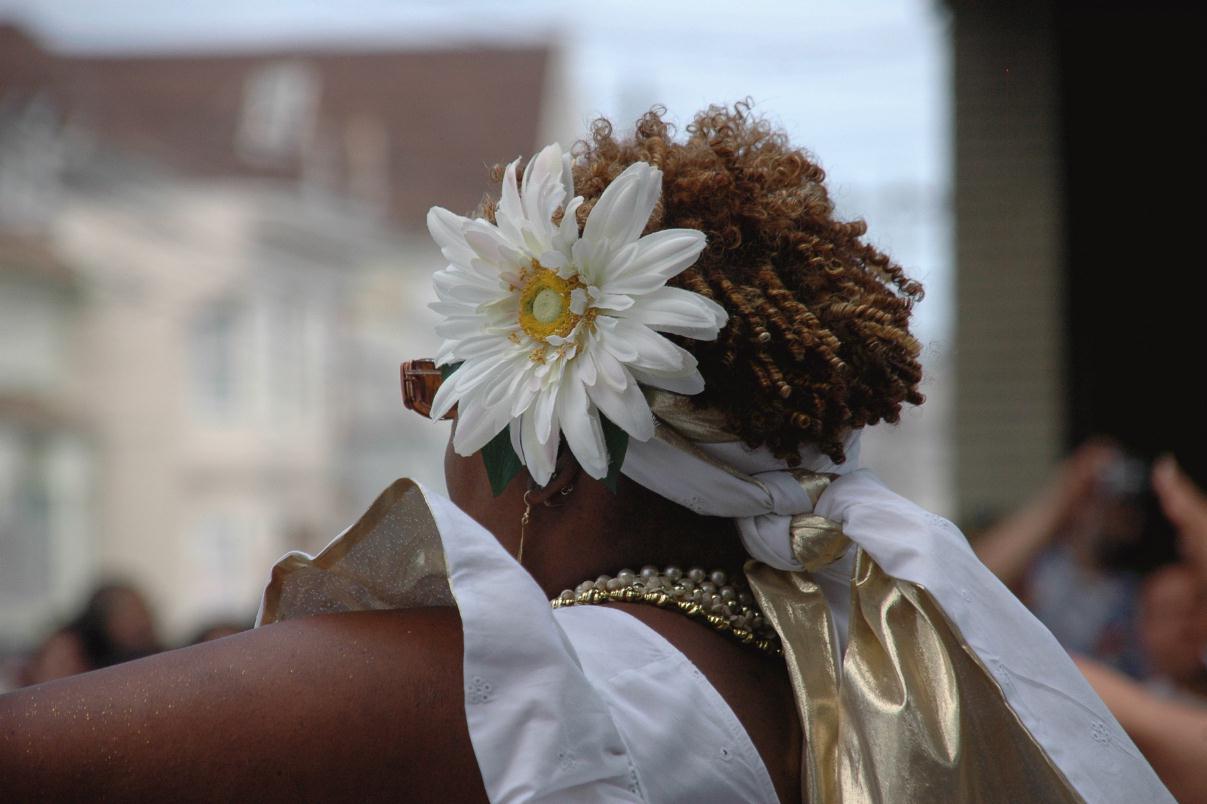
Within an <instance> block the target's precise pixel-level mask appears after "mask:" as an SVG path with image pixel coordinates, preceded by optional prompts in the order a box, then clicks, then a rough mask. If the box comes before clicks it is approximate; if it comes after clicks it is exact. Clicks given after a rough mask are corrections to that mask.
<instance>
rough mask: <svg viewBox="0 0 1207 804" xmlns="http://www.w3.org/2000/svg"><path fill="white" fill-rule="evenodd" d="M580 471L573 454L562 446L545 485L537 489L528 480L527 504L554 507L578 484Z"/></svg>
mask: <svg viewBox="0 0 1207 804" xmlns="http://www.w3.org/2000/svg"><path fill="white" fill-rule="evenodd" d="M582 471H583V469H582V467H581V466H579V465H578V459H577V458H575V457H574V453H573V452H571V451H570V450H569V449H567V448H565V447H564V446H563V448H562V451H561V453H560V454H558V456H557V467H556V468H555V469H554V471H553V477H551V478H549V483H548V484H547V485H545V486H544V487H538V486H537V485H536V484H535V483H534V482H533V481H532V479H531V477H530V478H529V480H528V485H529V491H528V495H527V500H528V502H530V503H532V504H533V505H543V504H548V505H556V504H557V502H556V500H557V499H559V498H561V497H564V496H566V495H568V494H569V493H570V492H571V491H572V490H573V489H574V484H575V483H576V482H578V479H579V476H580V475H581V474H582Z"/></svg>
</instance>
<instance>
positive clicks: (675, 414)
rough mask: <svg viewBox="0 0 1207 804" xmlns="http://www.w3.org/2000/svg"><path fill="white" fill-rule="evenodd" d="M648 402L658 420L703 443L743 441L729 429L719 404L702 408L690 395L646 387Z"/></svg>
mask: <svg viewBox="0 0 1207 804" xmlns="http://www.w3.org/2000/svg"><path fill="white" fill-rule="evenodd" d="M645 398H646V402H648V403H649V406H650V411H651V412H652V413H653V414H654V417H655V418H656V419H658V420H659V421H662V422H665V423H666V424H669V425H670V426H671V427H673V428H674V429H675V430H676V431H678V432H679V433H680V434H682V435H683V436H686V437H687V438H689V439H691V440H692V441H695V442H697V443H700V444H725V443H730V442H733V441H740V440H741V439H740V438H738V437H737V436H736V435H734V434H733V433H730V432H729V431H727V430H726V429H725V428H726V426H727V425H726V420H725V418H726V417H725V414H724V413H723V412H721V411H720V410H717V409H716V408H699V407H696V404H695V402H693V401H692V398H691V397H689V396H684V395H682V394H675V393H671V392H670V391H662V390H659V389H657V388H646V389H645Z"/></svg>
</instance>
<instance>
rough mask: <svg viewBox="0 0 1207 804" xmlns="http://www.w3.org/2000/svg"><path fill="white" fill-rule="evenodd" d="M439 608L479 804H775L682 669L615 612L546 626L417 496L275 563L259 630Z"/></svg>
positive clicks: (474, 542)
mask: <svg viewBox="0 0 1207 804" xmlns="http://www.w3.org/2000/svg"><path fill="white" fill-rule="evenodd" d="M450 593H451V594H450ZM453 604H455V605H456V606H457V608H458V609H459V610H460V615H461V621H462V627H463V630H464V644H465V660H464V673H465V713H466V721H467V723H468V725H469V733H470V739H471V741H472V742H473V746H474V753H475V755H476V757H477V760H478V766H479V768H480V770H481V772H482V779H483V782H484V783H485V786H486V791H487V794H488V795H489V796H490V799H491V801H496V802H507V801H525V802H527V801H537V802H613V801H615V802H679V801H693V802H718V803H720V802H776V801H778V798H777V796H776V793H775V790H774V787H773V785H772V782H771V777H770V775H769V774H768V772H767V769H766V767H765V766H764V764H763V762H762V760H761V759H760V757H759V755H758V753H757V752H756V750H755V748H754V745H753V743H752V742H751V741H750V737H749V736H748V735H747V734H746V732H745V730H744V729H743V727H742V725H741V723H740V722H739V721H738V719H737V717H736V715H734V713H733V710H732V709H730V707H729V705H728V704H727V703H726V702H725V700H724V699H723V698H721V696H720V695H719V694H718V693H717V691H716V690H715V689H714V688H713V686H712V685H711V684H710V683H709V682H708V681H707V679H705V678H704V676H703V674H701V673H700V671H699V670H698V669H696V667H695V666H694V665H693V664H692V663H691V662H690V661H689V660H688V659H687V657H686V656H684V655H683V654H682V653H681V652H680V651H679V650H678V649H676V648H675V647H674V646H672V645H671V644H670V643H669V642H667V641H666V640H665V639H663V638H662V637H661V636H660V635H659V634H657V633H656V632H654V631H653V630H651V629H650V628H649V627H647V626H646V625H645V624H644V623H642V622H640V621H639V620H637V619H635V618H634V617H631V616H629V615H628V614H626V613H625V612H623V611H620V610H618V609H613V608H609V607H607V606H590V607H568V608H562V609H558V610H556V611H555V610H553V609H552V608H551V607H550V605H549V601H548V600H547V599H546V597H545V595H544V593H543V592H542V591H541V589H540V587H539V586H537V584H536V582H535V581H534V580H533V579H532V577H531V576H530V575H529V574H528V573H527V572H526V571H525V570H524V569H523V568H522V567H520V565H519V564H517V563H516V561H515V560H514V559H513V558H512V557H511V556H510V555H509V554H508V553H507V551H506V550H504V549H503V548H502V546H501V545H500V544H499V543H498V541H497V540H496V539H495V538H494V537H493V536H492V535H491V534H490V533H489V532H487V531H486V530H485V529H483V528H482V527H481V526H480V525H478V524H477V523H476V522H474V521H473V520H472V519H471V518H470V517H469V516H467V515H466V514H465V513H463V512H462V511H461V510H459V509H458V508H457V507H456V506H454V505H453V504H452V503H451V502H449V501H448V500H447V499H445V498H444V497H442V496H440V495H438V494H435V493H432V492H430V491H428V490H427V489H425V488H423V487H422V486H420V485H419V484H417V483H413V482H411V481H398V482H396V483H395V484H394V485H392V486H391V487H390V488H389V489H387V490H386V492H384V493H383V494H382V497H381V498H379V500H378V501H377V503H375V504H374V505H373V507H372V508H370V510H369V512H368V513H366V514H365V516H364V517H362V518H361V520H360V521H359V522H357V524H356V525H354V526H352V527H351V528H349V529H348V530H347V531H345V532H344V533H343V534H341V535H340V537H338V538H337V539H336V540H335V541H333V542H332V543H331V545H329V546H328V547H327V548H326V549H325V550H323V552H321V553H319V554H318V555H317V556H315V557H313V558H311V557H309V556H306V555H303V554H300V553H291V554H289V555H288V556H286V557H285V558H283V559H282V560H281V561H280V562H279V563H278V564H277V566H276V567H275V568H274V570H273V574H272V579H271V580H270V583H269V585H268V588H267V589H266V591H265V596H264V602H263V604H262V606H261V611H260V617H259V619H258V624H262V623H268V622H274V621H277V620H282V619H289V618H291V617H297V616H305V615H308V614H315V613H320V612H334V611H349V610H357V609H362V610H363V609H394V608H406V607H413V606H416V605H453Z"/></svg>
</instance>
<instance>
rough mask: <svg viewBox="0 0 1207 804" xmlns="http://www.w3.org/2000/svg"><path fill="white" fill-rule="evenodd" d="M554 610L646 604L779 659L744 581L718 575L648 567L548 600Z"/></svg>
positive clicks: (582, 585)
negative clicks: (677, 615) (706, 625)
mask: <svg viewBox="0 0 1207 804" xmlns="http://www.w3.org/2000/svg"><path fill="white" fill-rule="evenodd" d="M549 602H550V603H551V604H552V606H553V608H555V609H560V608H563V607H565V606H584V605H600V604H604V603H611V602H616V603H648V604H650V605H654V606H658V607H659V608H664V609H675V610H678V611H681V612H683V613H684V614H686V615H687V616H689V617H693V618H695V619H698V620H700V621H701V622H704V623H707V624H708V625H709V626H711V627H712V628H714V629H716V630H717V631H720V632H721V633H723V634H727V635H729V636H731V637H733V638H734V639H737V640H738V641H739V642H741V643H742V644H743V645H750V646H751V647H754V648H757V649H758V650H760V651H762V652H764V653H768V654H770V655H772V656H782V655H783V649H782V648H781V646H780V639H779V635H778V634H776V632H775V629H774V628H772V627H771V624H770V623H769V622H767V620H766V618H764V617H763V615H762V612H760V611H759V609H758V606H757V604H756V603H755V600H754V596H753V595H752V594H751V593H750V588H749V587H748V586H747V584H746V581H745V579H744V578H733V579H732V580H731V579H730V578H729V577H728V576H727V575H726V574H725V573H724V572H722V571H721V570H714V571H712V572H705V571H704V570H703V569H701V568H699V567H693V568H691V569H689V570H688V571H687V572H684V571H683V570H681V569H680V568H679V567H674V566H670V567H667V568H666V569H665V570H663V571H662V572H659V571H658V569H657V568H656V567H654V566H651V565H646V566H644V567H642V568H641V571H640V572H639V573H637V572H633V571H632V570H629V569H622V570H621V571H620V572H618V573H616V575H615V576H611V575H600V576H599V577H598V578H596V579H595V580H593V581H583V582H582V583H580V584H579V585H578V587H577V588H575V589H566V590H565V591H563V592H562V593H561V594H560V595H558V596H557V597H555V598H554V599H553V600H551V601H549Z"/></svg>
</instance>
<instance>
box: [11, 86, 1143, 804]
mask: <svg viewBox="0 0 1207 804" xmlns="http://www.w3.org/2000/svg"><path fill="white" fill-rule="evenodd" d="M687 135H688V136H687V138H686V140H685V141H684V142H681V143H678V142H675V141H673V140H672V139H671V137H670V132H669V131H668V128H667V126H666V125H665V124H664V122H663V121H662V119H661V118H660V116H659V114H658V113H657V112H655V113H651V114H649V115H647V116H645V117H644V118H643V119H642V120H641V121H640V122H639V123H638V126H637V129H636V132H635V136H634V137H633V138H632V139H631V140H628V141H619V140H618V139H617V138H615V137H614V136H613V135H612V131H611V129H610V127H609V126H608V125H606V124H603V123H601V124H599V125H597V126H596V128H595V129H594V131H593V135H592V139H591V142H590V143H589V144H588V145H586V146H585V147H583V148H582V149H581V151H580V152H579V153H578V154H577V156H576V158H574V159H571V158H569V156H567V155H563V154H561V153H560V150H559V149H557V148H556V147H551V148H547V149H545V150H543V151H541V152H540V153H539V154H537V155H536V156H535V157H533V159H532V160H531V162H530V163H529V164H528V165H526V166H525V168H524V170H523V176H522V179H521V178H520V175H519V168H518V164H517V163H512V164H511V165H510V166H508V168H507V170H506V171H504V172H503V175H502V178H503V187H502V193H501V196H500V199H499V201H498V202H497V203H495V202H488V203H486V204H484V206H483V208H482V209H481V210H480V216H479V218H478V219H474V220H470V219H465V218H460V217H459V216H455V215H452V214H451V213H448V212H446V211H444V210H438V209H437V210H433V211H432V213H431V215H430V216H429V228H430V229H431V231H432V234H433V237H434V238H435V239H436V241H437V243H438V244H439V245H440V246H441V248H442V251H443V253H444V255H445V257H446V258H447V259H448V261H449V267H447V268H446V269H444V270H443V271H441V272H439V273H438V274H437V276H436V290H437V295H438V296H439V297H440V301H439V302H438V303H437V304H436V305H434V309H435V310H436V312H437V313H439V314H440V315H441V316H443V318H444V320H443V322H442V323H441V325H440V328H439V330H438V332H439V333H440V334H441V336H442V337H443V338H444V339H445V345H444V348H443V349H442V351H441V353H440V355H438V357H437V359H436V361H435V364H438V365H439V369H437V368H436V366H434V365H429V364H424V363H412V364H410V365H409V366H407V367H405V368H404V388H405V390H406V394H407V399H408V405H409V406H411V407H414V408H415V409H417V410H420V411H421V412H429V413H431V414H432V415H433V416H434V417H435V418H441V417H442V416H445V415H452V414H453V410H454V406H456V408H455V422H454V426H453V428H454V429H453V433H452V438H451V439H450V445H449V450H448V452H447V454H446V464H445V466H446V474H447V478H448V488H449V494H450V497H451V499H452V502H451V503H450V502H449V501H448V500H444V499H443V498H441V497H439V495H435V494H431V493H430V492H427V491H426V490H425V489H423V488H422V487H420V486H418V485H416V484H414V483H411V482H410V481H399V482H397V483H395V484H394V485H393V486H391V487H390V488H389V489H387V490H386V492H384V493H383V495H382V496H381V497H380V498H379V499H378V501H377V502H376V503H374V505H373V507H372V508H371V509H370V510H369V511H368V512H367V513H366V514H365V516H364V517H362V519H361V520H360V521H359V522H358V523H357V524H356V525H354V526H353V527H352V528H350V529H349V530H348V531H347V532H345V533H344V534H343V535H342V536H341V537H340V538H339V539H337V540H336V541H335V542H333V543H332V544H331V545H330V546H329V547H328V548H327V549H326V550H324V551H323V552H322V553H321V554H319V555H318V556H317V557H314V558H310V557H307V556H303V555H298V554H295V555H291V556H287V557H286V558H285V559H283V560H282V561H281V562H280V563H279V564H278V566H277V567H276V569H275V570H274V573H273V578H272V581H271V583H270V584H269V587H268V589H267V590H266V593H265V597H264V602H263V605H262V609H261V618H260V620H261V623H263V624H269V623H275V624H272V625H266V627H262V628H259V629H257V630H256V631H255V632H253V633H251V634H245V635H240V636H237V637H232V638H230V639H227V640H222V641H220V642H218V643H215V644H212V645H206V646H199V647H196V648H190V649H187V650H185V651H178V652H175V653H173V654H169V655H166V656H161V657H155V658H152V659H148V660H144V661H142V662H136V663H134V664H132V665H128V666H126V667H124V668H122V669H121V670H120V671H107V672H101V673H96V674H92V675H91V676H89V677H86V678H84V679H80V680H69V681H65V682H60V683H58V684H56V685H52V686H47V687H43V688H41V689H40V690H38V691H37V692H32V693H26V694H23V695H19V696H15V697H10V698H8V699H0V700H3V704H2V707H3V708H0V717H3V718H4V722H5V723H6V724H8V723H18V724H20V725H19V727H18V728H17V729H16V730H13V729H12V728H11V727H10V728H6V729H5V730H4V731H3V732H2V736H0V739H3V740H4V742H3V743H2V744H0V745H2V746H3V749H2V751H0V778H4V779H5V780H12V781H9V782H8V784H10V785H12V786H15V787H16V789H17V791H18V792H23V793H43V794H47V795H57V794H69V793H78V792H80V791H81V790H83V789H85V788H86V789H88V790H89V791H90V792H96V791H98V790H100V791H102V792H105V793H106V794H111V795H114V796H120V795H144V796H146V795H165V796H166V795H174V796H177V795H185V796H194V797H229V796H234V795H242V796H247V795H252V796H259V797H273V796H282V795H287V794H305V795H306V796H308V797H314V798H317V797H335V798H339V797H346V798H357V799H364V798H370V797H374V796H376V795H382V796H385V795H390V796H397V795H398V794H399V793H400V791H401V792H402V793H403V795H405V796H407V797H408V798H411V799H414V800H458V801H460V800H466V801H470V800H481V799H483V798H484V797H489V798H490V799H492V800H509V801H529V800H541V801H568V800H584V801H586V800H590V801H596V800H598V801H675V800H688V799H694V800H704V801H774V800H781V801H789V800H798V799H800V798H802V797H803V798H805V799H807V800H810V801H840V800H845V801H857V800H893V801H896V800H936V799H938V800H962V799H973V800H1012V801H1014V800H1036V799H1042V800H1065V799H1067V800H1078V799H1080V798H1089V799H1091V800H1095V801H1101V800H1112V799H1119V800H1124V799H1126V800H1129V801H1131V800H1160V799H1161V798H1163V797H1167V794H1166V793H1165V791H1164V789H1163V788H1162V787H1161V785H1160V783H1159V782H1158V781H1157V780H1156V777H1155V776H1153V774H1152V772H1151V770H1150V769H1149V768H1148V766H1147V765H1146V764H1145V763H1144V761H1143V759H1142V758H1141V757H1140V756H1139V754H1138V752H1136V750H1135V748H1134V746H1132V745H1131V743H1130V741H1128V739H1127V737H1126V736H1125V735H1124V734H1123V733H1122V731H1121V730H1120V729H1119V728H1118V725H1117V724H1116V723H1115V722H1114V720H1113V719H1112V718H1111V717H1110V715H1109V713H1107V712H1106V710H1105V708H1104V707H1103V706H1102V704H1101V702H1100V701H1098V699H1097V698H1096V697H1094V696H1093V693H1092V692H1090V691H1089V689H1088V687H1087V686H1086V684H1085V682H1084V680H1083V679H1082V678H1081V676H1080V675H1079V674H1078V673H1077V671H1076V669H1075V668H1074V667H1073V665H1072V664H1071V663H1070V662H1069V661H1068V659H1067V657H1066V656H1065V655H1064V654H1063V652H1061V651H1060V649H1059V647H1058V646H1056V645H1055V643H1054V642H1053V641H1052V640H1051V637H1050V635H1048V634H1047V633H1046V632H1044V631H1043V629H1042V628H1041V627H1039V626H1038V625H1037V624H1036V623H1035V622H1034V621H1033V620H1032V619H1031V618H1030V616H1029V615H1027V614H1026V612H1025V610H1023V609H1022V608H1021V607H1020V606H1019V605H1018V604H1017V601H1014V599H1013V598H1012V597H1010V596H1009V594H1008V593H1007V592H1005V590H1004V589H1003V588H1002V587H1001V586H1000V584H996V582H995V581H993V579H992V578H991V577H990V576H989V575H988V573H987V572H986V571H985V570H984V568H983V567H981V565H980V564H979V563H978V562H976V560H975V558H973V557H972V554H971V552H970V551H969V550H968V548H967V545H966V544H965V543H964V541H963V539H962V537H961V536H960V534H959V533H958V531H955V530H954V528H952V527H951V526H950V524H949V523H946V522H945V521H943V520H941V519H939V518H938V517H933V516H932V515H929V514H926V513H925V512H923V511H921V510H920V509H917V508H916V507H915V506H912V505H911V504H909V503H907V502H906V501H904V500H902V499H901V498H899V497H896V496H895V495H892V493H891V492H889V491H887V490H886V489H884V487H883V486H881V485H880V484H879V482H878V481H876V480H875V478H873V477H871V476H870V475H869V474H868V473H867V472H866V471H861V470H857V462H858V459H857V452H858V442H859V430H860V428H862V427H863V426H864V425H867V424H874V423H876V422H878V421H881V420H887V421H895V420H896V419H897V417H898V414H899V411H900V407H901V405H902V404H903V403H911V404H918V403H920V402H921V396H920V394H919V393H918V390H917V386H918V382H919V379H920V367H919V364H918V361H917V355H918V351H919V349H918V344H917V342H916V341H915V340H914V339H913V338H912V337H911V336H910V335H909V331H908V319H909V315H910V310H911V306H912V304H913V302H914V301H915V300H916V299H917V298H919V297H920V296H921V288H920V287H919V286H918V285H917V284H916V283H914V282H912V281H910V280H909V279H907V278H906V277H905V276H904V274H903V273H902V271H901V269H900V267H899V266H897V265H896V264H894V263H893V262H892V261H891V260H890V259H889V258H888V257H886V256H885V255H883V254H882V253H880V252H878V251H877V250H875V249H874V248H872V247H871V246H868V245H866V244H864V243H862V242H861V241H860V239H859V238H860V237H861V236H862V234H863V231H864V227H863V225H862V224H861V223H841V222H838V221H836V220H835V219H834V218H833V209H832V205H831V202H830V200H829V197H828V195H827V193H826V190H825V188H824V187H823V185H822V179H823V174H822V171H821V170H820V169H819V168H818V167H817V166H816V165H815V164H813V163H812V162H811V161H810V160H809V159H808V158H807V157H806V155H805V154H804V153H803V152H801V151H798V150H795V149H793V148H791V147H790V146H789V145H788V144H787V142H786V140H785V138H784V137H783V135H782V134H780V133H778V132H776V131H774V130H773V129H771V128H770V127H769V126H767V125H766V124H765V123H763V122H761V121H759V120H757V119H755V118H754V117H752V116H751V115H749V113H748V112H747V111H746V110H745V109H743V108H738V109H736V110H735V111H733V112H728V111H726V110H722V109H716V108H714V109H710V110H708V111H706V112H704V113H702V114H701V115H699V116H698V117H697V118H696V120H695V122H694V123H693V124H692V125H691V126H689V127H688V132H687ZM441 380H443V382H441ZM437 386H439V387H438V390H437ZM563 436H564V438H563ZM626 569H627V570H628V571H627V572H626V571H624V570H626ZM743 576H745V580H743ZM746 581H748V582H749V587H747V585H746ZM549 599H553V601H554V603H553V606H552V607H551V606H550V604H549V602H548V601H549ZM605 602H606V603H607V605H597V604H602V603H605ZM650 604H654V605H650ZM685 615H686V616H685ZM47 712H50V713H51V714H50V715H46V714H44V713H47ZM98 746H103V747H104V753H103V754H102V753H101V752H99V751H98V750H97V748H98Z"/></svg>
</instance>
